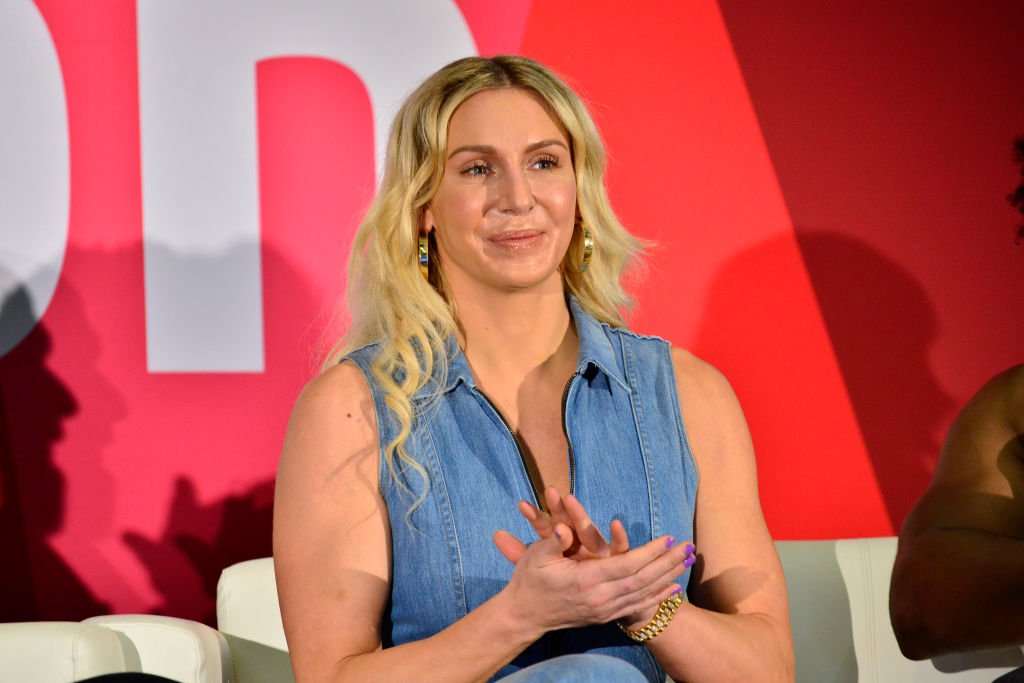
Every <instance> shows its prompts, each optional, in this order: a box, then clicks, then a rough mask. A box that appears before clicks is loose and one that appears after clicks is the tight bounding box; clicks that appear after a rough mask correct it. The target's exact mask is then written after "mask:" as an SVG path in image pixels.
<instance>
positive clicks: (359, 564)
mask: <svg viewBox="0 0 1024 683" xmlns="http://www.w3.org/2000/svg"><path fill="white" fill-rule="evenodd" d="M378 452H379V446H378V441H377V430H376V417H375V413H374V408H373V403H372V401H371V398H370V393H369V388H368V387H367V385H366V382H365V380H364V379H363V377H362V375H361V374H360V372H359V370H358V369H357V368H355V366H353V365H351V364H342V365H340V366H337V367H335V368H332V369H331V370H329V371H328V372H327V373H325V374H324V375H323V376H321V377H319V378H317V379H316V380H314V381H313V382H311V383H310V385H309V386H308V387H307V388H306V390H305V391H304V392H303V394H302V396H301V397H300V398H299V401H298V402H297V404H296V407H295V410H294V413H293V416H292V420H291V423H290V425H289V428H288V435H287V437H286V440H285V447H284V453H283V455H282V458H281V465H280V468H279V471H278V480H277V492H276V498H275V509H274V565H275V569H276V571H277V584H278V593H279V595H280V598H281V612H282V617H283V620H284V627H285V634H286V636H287V639H288V646H289V652H290V655H291V659H292V667H293V670H294V672H295V678H296V681H297V682H298V683H319V682H321V681H368V680H371V681H372V680H396V681H409V680H437V681H446V682H453V683H454V682H457V681H477V680H485V679H487V678H489V677H490V676H491V675H493V674H494V672H495V671H497V670H498V669H499V668H501V666H503V665H504V664H506V663H507V662H508V661H510V660H511V659H512V658H514V657H515V656H516V655H517V654H518V653H519V652H520V651H522V650H523V649H524V648H525V647H526V646H527V645H529V644H530V643H531V642H533V641H534V640H536V639H537V638H539V637H540V636H541V635H542V634H543V633H544V632H545V631H547V630H552V629H556V628H564V627H568V626H576V625H582V624H587V623H599V622H602V621H608V620H611V619H616V618H619V617H621V616H623V615H624V614H628V613H632V612H634V611H637V610H638V609H649V608H650V606H652V605H656V604H657V603H658V602H660V601H661V600H663V599H665V598H666V597H667V595H668V593H669V592H670V591H671V590H672V581H673V580H674V577H676V576H678V575H679V573H681V568H680V566H679V565H680V563H681V562H682V555H681V553H680V552H679V550H678V549H675V548H674V549H671V550H667V549H666V548H665V539H658V540H657V541H655V542H652V543H650V544H647V545H645V546H642V547H640V548H637V549H635V550H631V551H629V552H628V553H625V554H622V555H619V556H616V557H614V558H607V559H606V560H596V561H594V562H588V563H586V564H580V563H577V562H575V561H573V560H569V559H567V558H565V557H563V556H562V551H563V550H564V549H565V548H564V547H563V545H564V546H565V547H568V546H567V544H568V543H569V542H571V538H570V537H571V534H568V533H566V534H565V535H564V536H563V538H562V539H557V538H551V539H547V540H544V541H539V542H537V543H535V544H533V545H532V546H530V547H529V548H528V549H527V550H526V551H525V553H524V554H523V556H522V558H521V560H520V562H519V563H518V564H517V565H516V568H515V571H514V573H513V578H512V580H511V581H510V582H509V584H508V585H506V587H505V588H504V589H503V590H502V591H500V592H499V593H498V594H497V595H495V596H494V597H493V598H491V599H490V600H488V601H487V602H485V603H484V604H483V605H481V606H480V607H479V608H477V609H476V610H474V611H472V612H471V613H469V614H468V615H467V616H466V617H464V618H462V619H460V620H459V621H457V622H455V623H454V624H452V625H451V626H449V627H448V628H446V629H444V630H442V631H441V632H439V633H437V634H436V635H434V636H431V637H429V638H426V639H424V640H420V641H416V642H412V643H406V644H403V645H399V646H397V647H393V648H388V649H381V634H380V624H381V618H382V615H383V611H384V606H385V603H386V600H387V597H388V593H389V581H390V576H389V573H390V572H389V562H390V557H389V554H390V533H389V527H388V517H387V512H386V509H385V506H384V501H383V500H382V498H381V496H380V494H379V492H378V488H377V473H378Z"/></svg>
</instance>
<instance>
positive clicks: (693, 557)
mask: <svg viewBox="0 0 1024 683" xmlns="http://www.w3.org/2000/svg"><path fill="white" fill-rule="evenodd" d="M696 561H697V556H696V555H687V556H686V559H685V560H683V566H684V567H692V566H693V563H694V562H696Z"/></svg>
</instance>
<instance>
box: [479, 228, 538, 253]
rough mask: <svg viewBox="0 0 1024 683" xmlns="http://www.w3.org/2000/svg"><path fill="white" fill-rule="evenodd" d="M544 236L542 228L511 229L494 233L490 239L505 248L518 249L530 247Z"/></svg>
mask: <svg viewBox="0 0 1024 683" xmlns="http://www.w3.org/2000/svg"><path fill="white" fill-rule="evenodd" d="M543 236H544V233H543V232H541V231H540V230H509V231H508V232H502V233H498V234H497V235H494V236H493V237H491V238H490V241H491V243H492V244H494V245H495V246H498V247H501V248H503V249H510V250H514V251H518V250H521V249H529V248H530V247H532V246H533V245H535V244H536V243H537V242H538V241H539V240H540V238H541V237H543Z"/></svg>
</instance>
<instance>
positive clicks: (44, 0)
mask: <svg viewBox="0 0 1024 683" xmlns="http://www.w3.org/2000/svg"><path fill="white" fill-rule="evenodd" d="M495 5H496V3H490V2H483V1H481V0H461V2H458V3H457V9H458V10H459V11H460V12H461V16H462V17H464V21H465V26H466V27H467V28H468V31H469V34H470V35H471V37H472V40H473V41H474V42H475V44H476V48H477V50H478V51H479V53H481V54H493V53H496V52H516V53H521V54H525V55H528V56H531V57H534V58H537V59H539V60H541V61H543V62H545V63H547V64H548V65H550V66H551V67H553V68H554V69H555V70H556V71H558V72H559V73H561V74H563V75H564V76H565V77H566V78H567V80H569V81H570V82H571V84H573V85H574V86H575V87H576V88H577V89H578V90H579V91H580V92H581V94H582V95H583V96H584V97H585V98H586V99H587V100H588V101H589V102H590V104H591V106H592V109H593V111H594V114H595V117H596V119H597V121H598V124H599V126H600V128H601V129H602V131H603V134H604V136H605V140H606V143H607V145H608V148H609V150H610V156H611V163H610V168H609V174H608V183H609V189H610V193H611V197H612V201H613V204H614V206H615V207H616V209H617V210H618V212H619V214H620V216H621V218H622V219H623V221H624V223H625V224H626V225H627V226H628V227H630V228H631V229H632V230H633V231H635V232H636V233H637V234H639V235H641V236H642V237H645V238H649V239H652V240H654V241H655V242H656V243H657V247H656V248H655V249H654V251H653V252H652V254H651V258H650V267H649V268H648V270H647V272H646V274H645V275H644V276H643V277H642V278H641V279H640V280H639V281H638V282H637V283H636V285H635V289H636V293H637V296H638V299H639V301H640V307H639V310H638V311H637V313H636V315H635V316H634V327H636V328H637V329H639V330H641V331H644V332H650V333H656V334H659V335H661V336H663V337H666V338H668V339H670V340H671V341H673V342H674V343H675V344H677V345H680V346H684V347H688V348H690V349H692V350H693V351H695V352H696V353H697V354H699V355H701V356H703V357H705V358H707V359H708V360H710V361H711V362H713V363H714V364H716V365H717V366H718V367H720V368H721V369H722V370H723V371H724V372H725V374H726V375H727V376H728V377H729V378H730V380H731V381H732V383H733V385H734V387H735V389H736V391H737V393H738V394H739V396H740V399H741V401H742V402H743V404H744V406H745V409H746V412H747V416H748V419H749V421H750V424H751V429H752V432H753V436H754V440H755V446H756V448H757V451H758V462H759V465H758V466H759V474H760V481H761V490H762V500H763V504H764V508H765V514H766V516H767V518H768V521H769V525H770V527H771V529H772V531H773V533H774V534H775V536H776V537H778V538H823V537H843V536H867V535H887V534H892V533H894V531H895V530H896V529H897V528H898V525H899V523H900V522H901V521H902V518H903V516H904V515H905V514H906V512H907V510H908V508H909V506H910V505H911V504H912V502H913V500H914V499H915V498H916V496H918V495H919V494H920V492H921V490H922V489H923V487H924V486H925V485H926V483H927V481H928V477H929V476H930V472H931V469H932V467H933V464H934V459H935V455H936V452H937V449H938V444H939V442H940V440H941V436H942V433H943V432H944V430H945V429H946V427H948V424H949V422H950V420H951V418H952V415H953V414H954V413H955V410H956V408H957V407H958V406H960V405H961V404H962V403H963V402H964V401H965V400H966V399H967V398H968V396H969V395H970V394H971V393H972V391H973V390H974V389H975V388H977V386H979V385H980V384H981V383H982V382H983V381H984V379H985V378H987V377H988V376H990V375H992V374H994V373H996V372H997V371H999V370H1001V369H1003V368H1004V367H1007V366H1009V365H1011V364H1012V363H1015V362H1020V361H1021V360H1022V358H1021V354H1020V339H1021V338H1022V333H1024V307H1022V306H1021V305H1020V297H1021V293H1022V283H1024V249H1021V248H1017V247H1015V246H1014V243H1013V229H1014V227H1015V215H1014V213H1013V211H1012V210H1011V209H1010V208H1009V207H1008V205H1007V204H1006V203H1005V202H1004V200H1003V198H1004V196H1005V195H1006V194H1007V193H1008V192H1009V191H1010V189H1012V187H1013V186H1014V185H1015V184H1016V182H1017V176H1016V169H1015V167H1014V166H1013V164H1012V161H1011V157H1010V143H1011V141H1012V139H1013V137H1014V136H1015V135H1019V134H1022V133H1024V90H1022V89H1021V88H1020V87H1019V83H1020V75H1019V73H1018V72H1019V69H1020V66H1019V54H1018V53H1019V43H1018V42H1017V33H1018V32H1017V31H1016V30H1015V29H1016V27H1019V26H1021V25H1024V6H1022V5H1020V4H1018V3H975V4H974V5H969V4H968V3H962V2H953V1H951V0H950V1H946V2H935V1H934V0H929V1H928V2H925V1H924V0H914V1H913V2H904V3H895V4H893V3H866V4H865V3H862V2H858V3H854V2H837V3H828V4H827V5H825V4H822V3H818V2H813V1H812V0H789V1H787V2H784V3H763V2H756V1H755V0H721V1H720V2H718V3H715V2H711V1H709V0H687V2H663V3H646V4H645V5H644V10H643V11H642V12H638V11H636V10H632V11H631V10H629V9H626V8H625V7H624V6H623V4H622V3H616V2H598V3H593V2H589V3H586V4H585V5H584V4H580V5H578V6H573V5H571V4H570V3H536V4H534V3H531V2H529V1H525V0H522V1H520V2H511V3H503V4H501V5H502V6H501V7H500V8H496V7H495ZM975 5H977V6H975ZM287 6H288V3H284V4H283V7H285V8H287ZM36 7H37V8H38V13H39V15H40V16H41V18H42V20H43V21H44V22H45V26H46V28H47V31H48V33H49V37H50V39H51V40H52V44H53V48H54V49H55V51H56V55H57V58H58V59H59V66H60V72H61V75H62V78H63V83H62V87H63V91H64V97H65V102H66V119H67V134H68V144H69V150H68V155H69V160H70V178H69V179H55V181H56V180H60V181H63V182H68V180H69V182H70V209H69V217H68V228H67V231H68V236H67V249H66V253H65V254H64V258H63V261H62V262H60V261H59V260H58V263H57V267H58V269H59V272H60V274H59V279H58V280H57V288H56V291H55V293H54V295H53V298H52V300H51V301H50V302H49V304H48V305H46V304H45V303H40V302H36V303H35V306H32V305H26V304H25V301H24V300H23V299H24V293H23V292H21V294H19V291H20V290H13V292H12V291H11V290H9V291H8V292H5V293H4V296H5V297H6V299H5V301H4V302H3V309H2V310H0V322H3V323H4V325H5V326H14V325H24V323H23V321H22V320H21V319H20V318H17V316H18V315H21V316H24V315H31V316H33V320H35V323H34V326H33V327H32V329H31V332H29V333H28V335H27V336H25V337H24V338H23V339H22V340H21V341H20V343H18V344H17V345H16V346H15V347H14V348H13V349H12V350H10V351H9V352H7V353H6V355H4V356H3V357H2V358H0V392H2V394H0V398H2V403H0V487H2V488H0V495H2V497H0V513H2V517H0V543H2V544H3V547H4V548H5V553H4V555H5V561H4V563H3V565H4V568H3V572H4V580H3V581H2V582H0V583H2V588H0V591H3V592H4V595H2V596H0V619H3V620H15V619H34V618H47V619H55V618H59V619H64V618H81V617H85V616H90V615H93V614H97V613H100V612H104V611H119V612H147V611H149V612H160V613H168V614H174V615H177V616H183V617H190V618H197V619H208V618H209V617H210V614H211V612H212V608H213V593H214V589H215V584H216V579H217V576H218V575H219V572H220V569H221V568H222V567H224V566H225V565H227V564H230V563H232V562H235V561H238V560H242V559H247V558H249V557H257V556H261V555H266V554H269V552H270V515H271V506H272V489H273V477H274V469H275V466H276V460H277V456H278V452H279V447H280V442H281V439H282V435H283V432H284V428H285V424H286V420H287V417H288V413H289V410H290V406H291V403H292V401H293V399H294V397H295V395H296V393H297V392H298V390H299V388H300V387H301V385H302V383H303V382H304V381H305V380H306V379H308V377H309V376H310V375H311V373H312V372H313V369H314V368H315V366H316V362H317V358H318V354H319V353H320V342H321V340H322V337H323V335H322V331H323V330H324V329H327V330H328V333H327V334H328V336H329V335H330V334H332V333H334V332H336V329H334V328H332V326H331V324H330V321H331V319H332V315H331V311H332V307H333V305H334V302H335V301H336V299H337V297H338V295H339V293H340V291H341V289H342V287H343V282H344V276H343V264H344V260H345V255H346V252H347V247H348V242H349V239H350V236H351V233H352V230H353V228H354V225H355V222H356V220H357V219H358V216H359V214H360V212H361V211H362V209H363V208H364V207H365V205H366V203H367V201H368V198H369V197H370V194H371V192H372V189H373V184H374V177H375V169H374V144H375V143H374V135H375V133H376V132H377V131H378V130H379V127H380V126H381V125H382V124H383V122H381V121H379V120H378V121H375V119H374V104H373V95H372V92H370V90H368V88H367V85H366V81H365V80H364V78H363V77H362V76H361V75H360V73H358V72H357V71H356V70H353V69H352V68H350V65H347V64H343V63H340V62H339V61H337V60H334V59H329V58H326V57H325V56H324V55H322V54H316V53H311V54H282V55H275V56H274V57H273V58H268V59H263V60H261V61H258V62H257V63H254V64H253V65H252V68H253V69H254V70H255V73H256V76H255V78H256V94H255V103H254V105H253V106H254V107H255V111H256V121H257V125H256V133H255V137H256V139H255V140H254V141H253V144H255V145H256V147H257V149H258V168H256V169H255V172H256V174H257V178H258V187H259V207H258V220H259V255H260V257H259V266H260V271H259V272H260V277H261V282H262V298H261V303H260V306H261V310H262V331H263V334H262V357H263V369H262V371H249V372H219V371H209V372H206V371H204V372H166V371H161V372H151V371H150V370H148V369H147V368H148V367H149V366H148V364H147V334H148V332H147V310H146V306H147V299H146V297H145V287H146V272H145V267H146V266H145V265H144V264H145V263H146V262H147V261H146V260H145V259H144V240H145V239H146V236H145V233H144V229H143V227H144V216H143V213H144V211H143V188H144V186H145V185H146V183H148V182H150V181H149V180H148V179H147V178H145V177H144V175H145V174H144V173H143V166H144V164H143V163H142V159H143V155H144V150H143V149H142V145H141V143H140V140H141V139H142V127H141V126H140V77H139V74H140V67H139V53H140V34H139V31H138V28H137V27H138V19H139V18H138V16H137V13H136V6H135V4H134V3H133V2H130V1H128V0H105V1H104V2H94V3H66V2H60V1H59V0H39V1H38V2H37V3H36ZM281 11H287V9H284V10H281ZM349 11H351V12H355V13H358V12H359V7H358V6H356V7H354V8H352V9H350V10H349ZM428 33H429V31H428ZM141 48H142V49H146V46H145V45H144V44H143V45H142V46H141ZM213 66H215V65H211V68H213ZM0 88H4V83H3V82H2V80H0ZM188 96H189V95H188V90H187V88H185V89H184V90H183V91H182V97H188ZM5 163H11V162H10V161H5V160H4V159H3V158H0V165H2V164H5ZM7 171H8V172H10V169H7ZM195 201H202V198H196V199H195ZM150 218H151V216H147V217H146V218H145V220H150ZM31 229H32V226H31V225H24V224H13V223H12V224H8V225H0V230H3V231H5V232H6V234H7V237H10V235H12V234H13V235H15V236H17V234H19V233H18V231H26V232H25V233H24V234H26V235H27V234H28V232H27V231H30V230H31ZM181 258H182V259H184V260H186V261H187V260H188V258H190V256H189V255H188V254H183V255H181ZM196 258H198V257H196ZM224 267H225V268H230V260H228V261H225V264H224ZM19 296H21V297H22V299H19V298H18V297H19ZM28 303H29V304H31V303H32V302H28ZM42 309H45V310H42ZM150 313H151V314H152V311H150ZM11 329H13V327H12V328H11ZM332 330H333V332H332ZM198 332H200V331H199V330H197V333H198Z"/></svg>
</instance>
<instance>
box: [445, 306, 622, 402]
mask: <svg viewBox="0 0 1024 683" xmlns="http://www.w3.org/2000/svg"><path fill="white" fill-rule="evenodd" d="M566 300H567V301H568V303H569V313H570V315H572V319H573V322H574V323H575V324H576V334H577V335H578V336H579V339H580V351H579V356H578V358H577V361H576V373H577V374H584V373H585V372H586V371H587V369H588V368H590V367H595V368H597V369H599V370H600V371H602V372H603V373H604V374H605V375H607V376H608V377H610V378H611V379H613V380H615V381H616V382H618V383H619V384H620V385H621V386H622V388H623V389H625V390H626V391H630V388H629V383H628V382H627V381H626V373H625V370H624V369H623V367H622V362H621V360H620V359H619V357H618V356H617V355H616V354H615V349H614V348H613V347H612V342H611V339H610V338H609V336H608V331H609V329H610V327H609V325H607V324H605V323H601V322H598V321H597V320H596V319H595V318H593V317H592V316H591V315H590V314H589V313H587V312H586V311H584V310H583V307H582V306H581V305H580V304H579V302H578V301H576V298H575V297H574V296H572V295H571V294H566ZM448 358H449V361H448V379H447V381H446V382H445V388H444V391H445V392H448V391H451V390H452V389H454V388H455V387H456V386H457V385H458V384H459V382H463V383H465V384H466V385H467V386H468V387H470V388H471V389H475V388H476V380H475V379H474V378H473V371H472V370H471V369H470V367H469V361H468V360H467V359H466V354H464V353H463V352H462V349H460V348H459V346H458V344H456V343H455V340H454V339H450V340H449V342H448Z"/></svg>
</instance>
